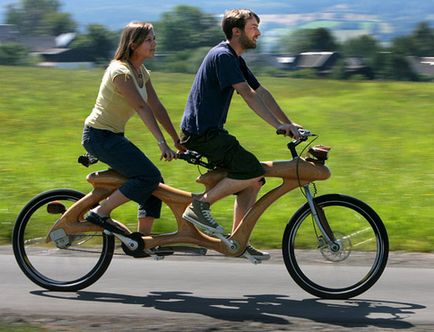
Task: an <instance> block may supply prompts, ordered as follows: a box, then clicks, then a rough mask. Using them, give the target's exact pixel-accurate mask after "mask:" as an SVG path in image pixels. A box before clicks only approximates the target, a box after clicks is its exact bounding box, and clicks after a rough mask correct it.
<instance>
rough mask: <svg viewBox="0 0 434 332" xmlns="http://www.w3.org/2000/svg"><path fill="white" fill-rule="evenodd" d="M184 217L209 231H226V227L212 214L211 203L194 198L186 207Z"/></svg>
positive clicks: (211, 232)
mask: <svg viewBox="0 0 434 332" xmlns="http://www.w3.org/2000/svg"><path fill="white" fill-rule="evenodd" d="M182 218H184V219H185V220H187V221H189V222H191V223H192V224H193V225H195V226H197V227H199V228H200V229H203V230H204V231H206V232H207V233H210V234H213V233H220V234H222V233H223V232H224V228H223V227H222V226H220V225H219V224H218V223H217V222H216V221H215V220H214V218H213V217H212V216H211V210H210V209H209V203H207V202H202V201H199V200H197V199H193V201H192V202H191V204H190V205H189V206H188V207H187V208H186V209H185V211H184V213H183V214H182Z"/></svg>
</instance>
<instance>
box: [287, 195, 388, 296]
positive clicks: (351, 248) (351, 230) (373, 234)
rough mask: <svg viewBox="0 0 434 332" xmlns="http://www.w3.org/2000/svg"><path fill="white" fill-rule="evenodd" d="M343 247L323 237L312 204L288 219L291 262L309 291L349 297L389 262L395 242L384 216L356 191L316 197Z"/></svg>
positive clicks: (292, 270)
mask: <svg viewBox="0 0 434 332" xmlns="http://www.w3.org/2000/svg"><path fill="white" fill-rule="evenodd" d="M314 200H315V202H316V204H317V206H318V208H319V209H322V211H323V212H324V215H325V217H326V220H327V221H328V224H329V226H330V229H331V231H332V232H333V234H334V236H335V238H336V242H337V243H338V244H339V246H338V247H339V248H338V249H337V248H331V247H330V246H329V245H328V244H327V243H326V241H325V240H324V239H323V237H322V235H321V233H320V231H319V229H318V227H317V225H316V223H315V221H314V220H313V217H312V212H311V210H310V208H309V205H308V204H307V203H306V204H305V205H303V206H302V207H301V208H300V209H299V210H298V211H297V212H296V213H295V214H294V216H293V217H292V218H291V220H290V221H289V222H288V224H287V226H286V229H285V233H284V236H283V243H282V251H283V258H284V261H285V265H286V268H287V270H288V272H289V274H290V275H291V277H292V278H293V279H294V281H295V282H296V283H297V284H298V285H299V286H300V287H301V288H303V289H304V290H305V291H307V292H309V293H310V294H312V295H315V296H318V297H320V298H328V299H347V298H350V297H354V296H357V295H359V294H361V293H363V292H365V291H366V290H368V289H369V288H370V287H372V285H374V283H375V282H376V281H377V280H378V278H380V276H381V274H382V273H383V271H384V268H385V266H386V263H387V258H388V252H389V242H388V237H387V232H386V229H385V227H384V224H383V222H382V221H381V219H380V217H379V216H378V215H377V213H375V211H374V210H373V209H372V208H370V207H369V206H368V205H367V204H365V203H363V202H362V201H360V200H358V199H355V198H353V197H349V196H345V195H339V194H331V195H324V196H320V197H316V198H315V199H314Z"/></svg>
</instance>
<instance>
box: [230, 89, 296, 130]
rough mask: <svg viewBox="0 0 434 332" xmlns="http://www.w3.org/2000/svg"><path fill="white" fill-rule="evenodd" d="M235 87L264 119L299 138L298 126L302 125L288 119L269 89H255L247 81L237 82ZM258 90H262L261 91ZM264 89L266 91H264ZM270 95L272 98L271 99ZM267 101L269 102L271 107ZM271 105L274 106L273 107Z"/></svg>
mask: <svg viewBox="0 0 434 332" xmlns="http://www.w3.org/2000/svg"><path fill="white" fill-rule="evenodd" d="M233 87H234V89H235V90H236V91H237V92H238V93H239V94H240V95H241V97H242V98H243V99H244V101H245V102H246V103H247V105H249V107H250V108H251V109H252V110H253V111H254V112H255V113H256V114H258V115H259V116H260V117H261V118H262V119H264V121H266V122H267V123H269V124H270V125H271V126H272V127H274V128H276V129H279V130H283V131H284V132H285V133H286V135H291V136H294V137H296V138H298V136H299V133H298V130H297V128H300V126H299V125H297V124H295V123H292V122H291V121H290V120H289V119H288V117H287V116H286V115H285V114H284V113H283V111H282V110H281V109H280V107H279V106H278V105H277V103H276V101H275V100H274V98H273V97H272V96H271V94H270V93H269V92H268V91H267V90H265V89H264V88H261V87H259V88H258V89H257V90H256V91H255V90H253V89H252V88H251V87H250V86H249V85H248V84H247V83H246V82H241V83H236V84H234V85H233ZM258 90H260V91H259V93H258ZM264 90H265V91H266V92H264ZM267 93H268V96H266V97H264V99H263V98H262V97H261V94H264V95H267ZM270 97H271V99H272V100H271V101H270ZM266 103H269V104H270V107H269V106H268V105H267V104H266ZM271 107H273V109H272V108H271Z"/></svg>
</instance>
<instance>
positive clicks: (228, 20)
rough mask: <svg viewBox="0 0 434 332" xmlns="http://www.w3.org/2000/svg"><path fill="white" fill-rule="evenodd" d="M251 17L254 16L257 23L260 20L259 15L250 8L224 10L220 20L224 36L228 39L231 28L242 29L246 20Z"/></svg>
mask: <svg viewBox="0 0 434 332" xmlns="http://www.w3.org/2000/svg"><path fill="white" fill-rule="evenodd" d="M252 17H254V18H255V19H256V21H258V23H259V22H260V19H259V16H258V15H257V14H256V13H254V12H252V11H251V10H250V9H231V10H227V11H225V15H224V17H223V20H222V29H223V32H224V33H225V36H226V38H227V39H228V40H230V39H231V38H232V29H233V28H239V29H241V30H244V27H245V26H246V21H247V20H248V19H249V18H252Z"/></svg>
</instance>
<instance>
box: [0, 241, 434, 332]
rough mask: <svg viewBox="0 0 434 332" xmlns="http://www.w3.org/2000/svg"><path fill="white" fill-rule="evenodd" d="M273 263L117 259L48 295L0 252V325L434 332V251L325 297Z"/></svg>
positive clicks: (395, 262)
mask: <svg viewBox="0 0 434 332" xmlns="http://www.w3.org/2000/svg"><path fill="white" fill-rule="evenodd" d="M272 254H273V258H272V260H271V261H269V262H266V263H263V264H261V265H252V264H250V263H248V262H247V261H245V260H242V259H228V258H223V257H219V256H217V257H211V259H206V258H199V259H192V258H185V257H180V258H179V257H170V258H167V259H166V260H164V261H154V260H151V259H140V260H137V259H132V258H127V257H116V258H115V259H114V260H113V262H112V264H111V265H110V267H109V269H108V271H107V272H106V273H105V275H104V276H103V277H102V278H101V279H100V280H99V281H98V282H97V283H96V284H94V285H92V286H90V287H88V288H87V289H85V290H82V291H79V292H73V293H62V292H49V291H46V290H43V289H41V288H39V287H38V286H36V285H34V284H33V283H32V282H31V281H29V280H28V279H27V278H26V277H25V276H24V274H23V273H22V272H21V270H20V269H19V267H18V266H17V264H16V262H15V259H14V257H13V255H12V254H11V250H10V248H9V247H3V248H1V250H0V266H1V274H0V276H1V279H0V298H1V301H0V316H1V319H0V322H1V323H3V324H10V325H11V326H13V325H14V324H18V325H19V324H22V323H23V322H28V323H32V324H35V325H37V326H43V327H45V328H47V329H52V330H55V331H80V330H81V331H100V330H106V331H107V330H109V331H132V330H133V331H235V330H238V331H348V330H349V329H350V328H351V329H352V330H355V331H387V330H405V331H434V286H433V284H434V254H425V255H419V254H392V255H391V258H390V263H389V265H388V267H387V268H386V271H385V272H384V274H383V276H382V277H381V279H380V280H379V281H378V283H377V284H376V285H374V287H372V288H371V289H370V290H369V291H367V292H366V293H364V294H362V295H361V296H359V297H356V298H354V299H351V300H341V301H338V300H321V299H317V298H314V297H312V296H311V295H310V294H308V293H306V292H305V291H303V290H302V289H301V288H300V287H298V286H297V285H296V284H295V283H294V282H293V281H292V280H291V279H290V277H289V275H288V273H287V271H286V269H285V266H284V265H283V263H282V261H281V257H280V255H279V252H278V251H273V253H272Z"/></svg>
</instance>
